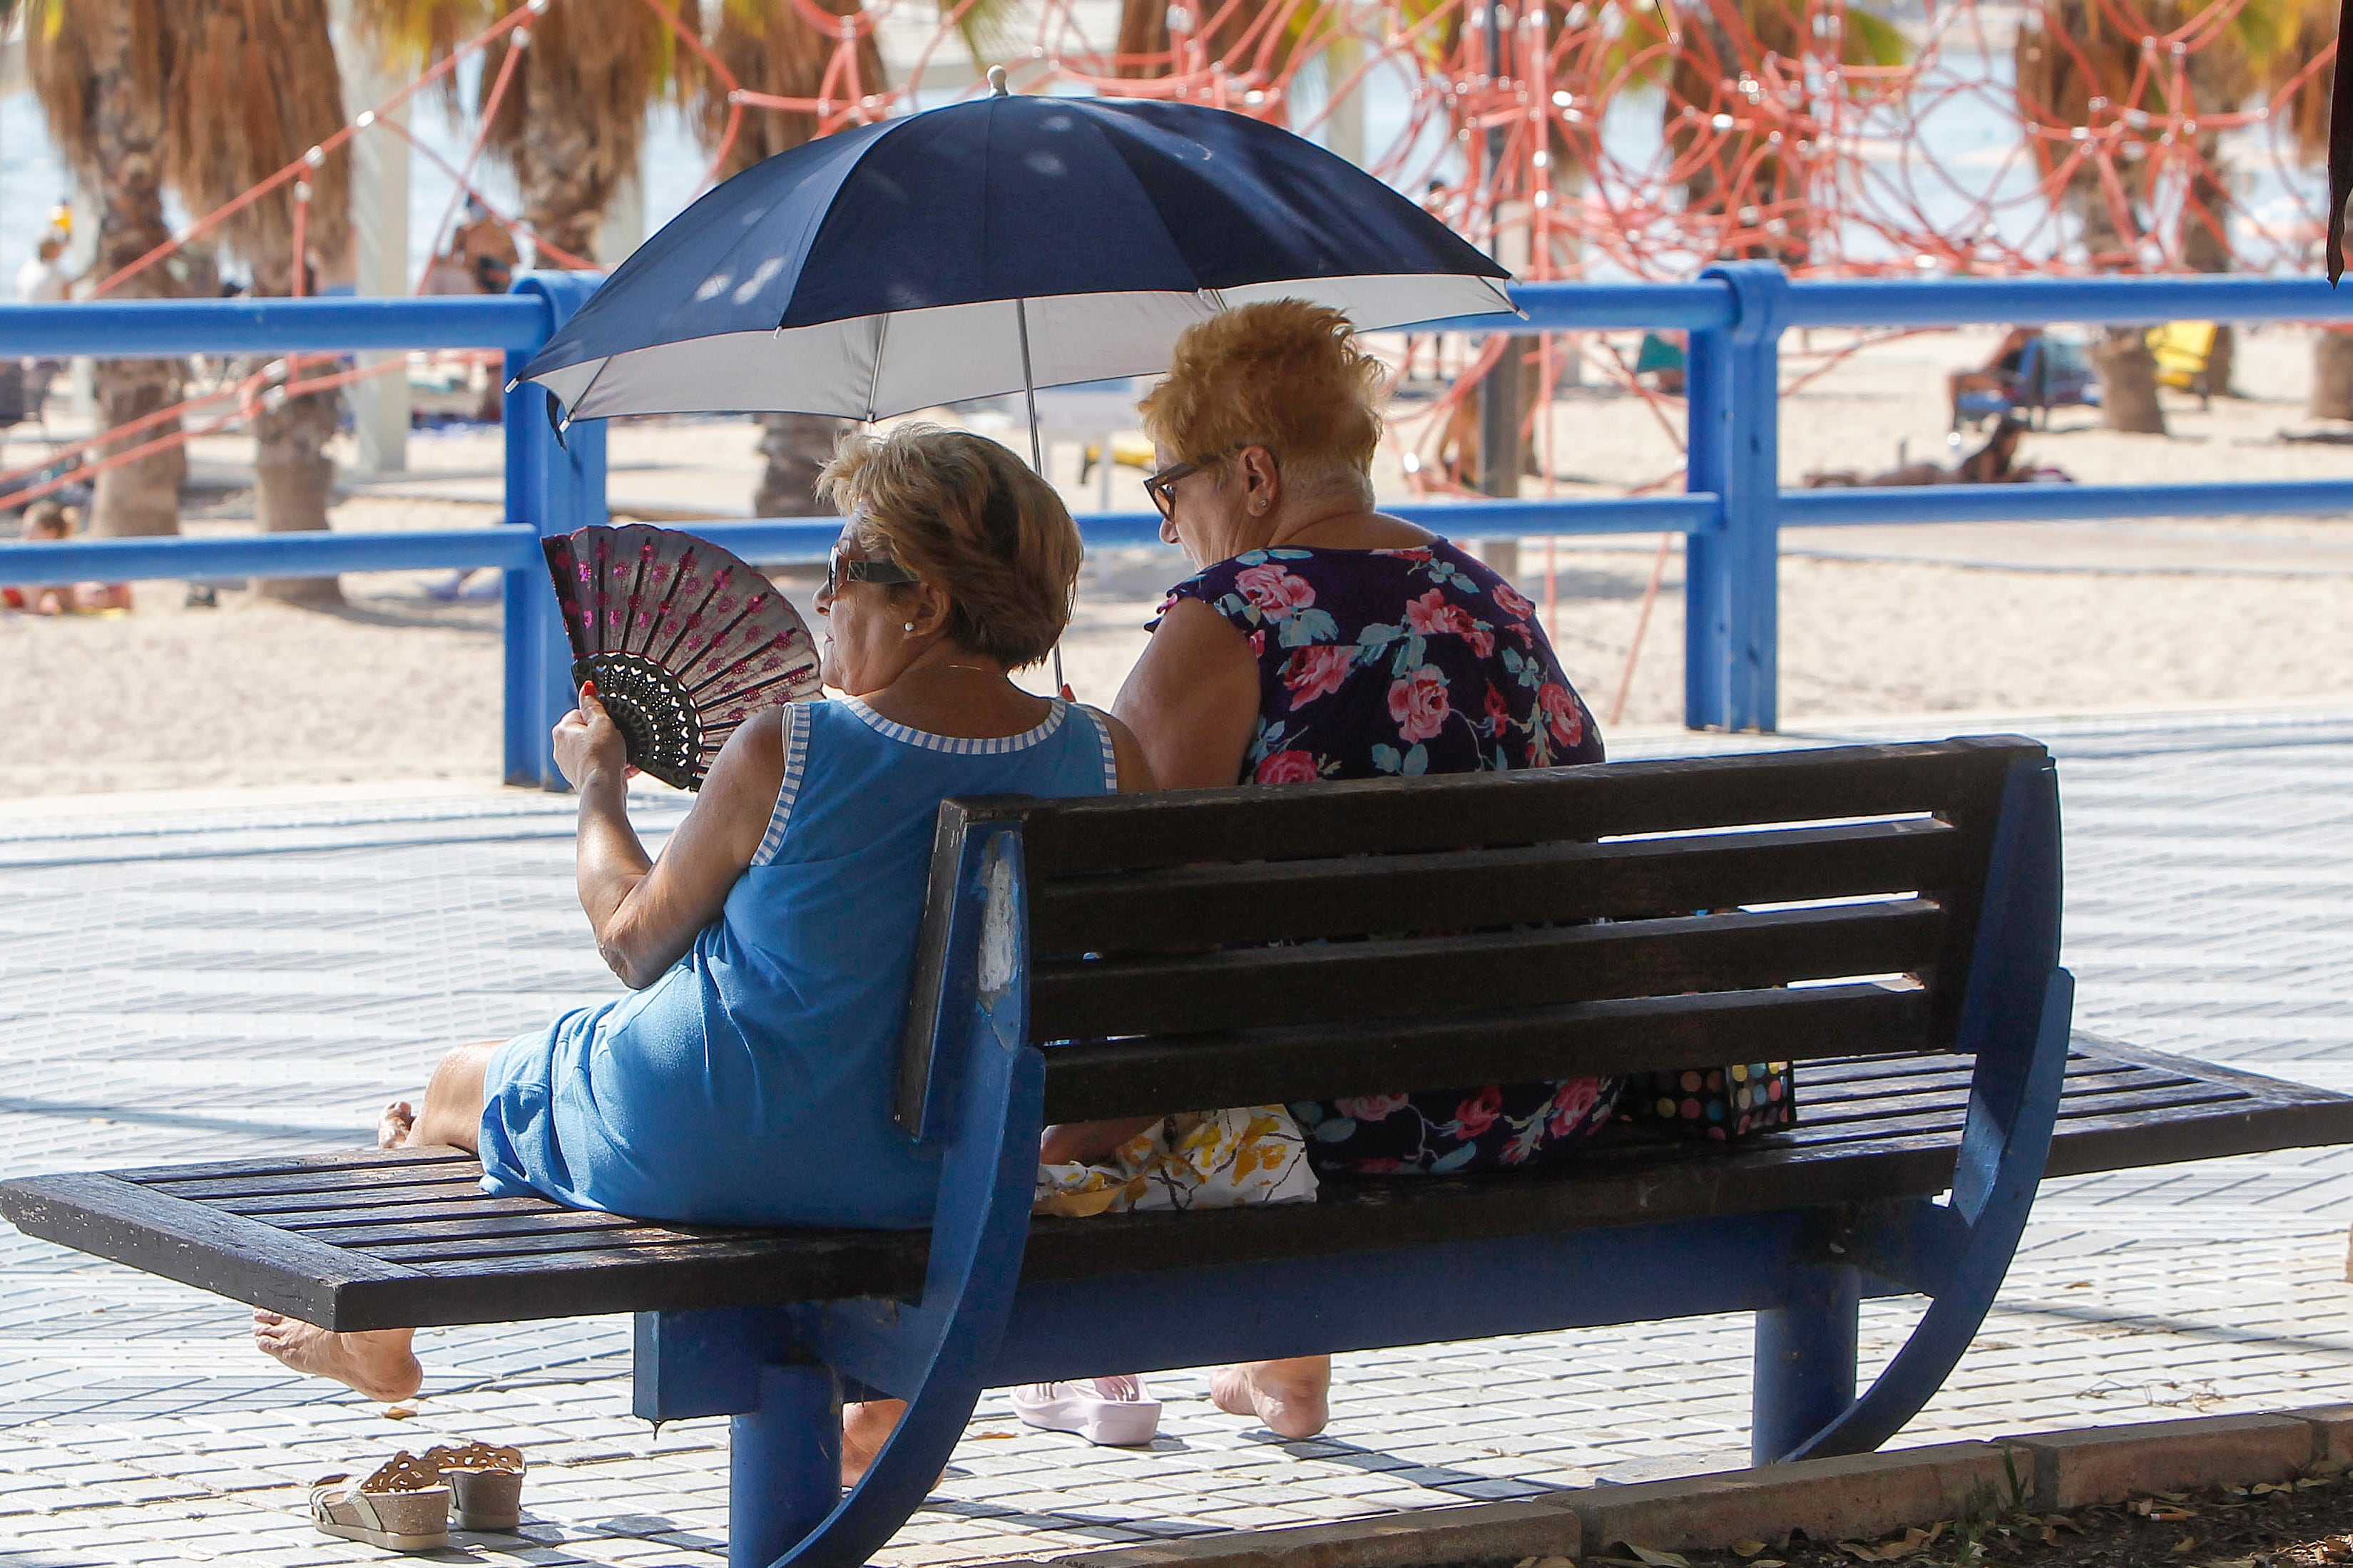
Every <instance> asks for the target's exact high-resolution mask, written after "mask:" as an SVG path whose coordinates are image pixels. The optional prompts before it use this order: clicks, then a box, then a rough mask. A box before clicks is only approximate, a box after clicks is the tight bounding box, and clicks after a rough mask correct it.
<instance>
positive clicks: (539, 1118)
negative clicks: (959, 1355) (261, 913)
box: [481, 699, 1119, 1228]
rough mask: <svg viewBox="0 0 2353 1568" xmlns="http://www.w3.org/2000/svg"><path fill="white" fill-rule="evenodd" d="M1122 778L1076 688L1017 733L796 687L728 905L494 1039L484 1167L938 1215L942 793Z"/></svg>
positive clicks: (638, 1202)
mask: <svg viewBox="0 0 2353 1568" xmlns="http://www.w3.org/2000/svg"><path fill="white" fill-rule="evenodd" d="M1118 787H1119V771H1118V766H1117V764H1116V763H1114V762H1113V756H1112V743H1111V731H1110V729H1109V727H1108V726H1107V725H1106V724H1105V722H1104V721H1103V718H1102V716H1101V715H1099V714H1097V713H1095V712H1093V711H1092V710H1088V709H1084V708H1081V707H1078V706H1077V705H1075V704H1073V703H1068V702H1061V701H1057V702H1055V703H1054V704H1053V706H1052V708H1051V710H1050V712H1049V713H1048V714H1047V716H1046V718H1045V719H1043V720H1042V721H1039V724H1038V726H1037V727H1036V728H1035V729H1032V730H1029V731H1025V732H1024V733H1022V734H1018V735H1008V736H1005V737H1002V738H998V739H993V740H966V739H960V738H955V737H950V736H944V735H934V734H929V733H927V732H925V731H920V730H913V729H909V728H908V727H907V726H905V725H903V724H897V723H893V722H892V721H890V720H887V719H885V718H883V717H882V716H881V714H879V713H877V712H875V711H874V710H872V709H871V708H869V707H868V706H867V705H866V704H865V703H863V702H860V701H858V700H855V699H851V700H847V701H840V702H807V703H797V704H795V705H793V706H792V707H791V708H790V709H789V710H787V721H786V739H785V776H784V783H783V785H782V787H780V788H779V789H778V790H777V792H776V811H775V814H774V816H772V817H771V819H770V821H769V825H768V830H767V834H766V836H765V838H763V839H762V841H761V844H760V847H759V851H758V853H757V854H756V855H755V856H754V858H753V860H752V864H751V866H750V867H749V868H747V869H746V870H745V871H744V874H743V876H742V877H741V878H739V879H737V880H736V883H735V886H734V888H733V889H732V890H731V891H730V892H729V893H728V895H727V902H726V906H725V908H724V910H723V912H722V913H721V915H720V917H719V919H717V920H715V921H712V923H711V924H710V925H708V926H706V927H704V928H703V929H702V931H701V932H700V933H699V934H698V935H697V936H696V937H695V939H694V945H693V947H692V948H691V949H690V950H689V951H688V952H687V954H686V956H685V957H683V958H681V959H680V960H679V961H678V963H675V964H674V965H672V966H671V967H670V969H669V970H668V971H667V972H666V973H663V974H662V975H661V976H660V978H659V979H657V980H656V981H655V982H654V983H653V984H651V985H649V986H647V987H646V988H645V989H644V990H642V991H637V992H633V993H631V994H628V995H627V996H624V997H620V998H617V999H616V1000H613V1001H607V1002H602V1003H598V1004H597V1005H595V1006H591V1007H581V1008H576V1009H575V1010H574V1011H572V1012H569V1013H566V1014H565V1015H564V1016H562V1017H561V1018H558V1019H557V1020H556V1021H555V1022H554V1024H552V1025H550V1026H548V1027H546V1028H543V1029H537V1030H534V1031H533V1032H531V1033H530V1034H525V1035H518V1036H516V1037H514V1038H513V1039H512V1040H509V1041H507V1042H506V1043H505V1044H504V1045H502V1046H501V1047H499V1049H498V1051H497V1052H496V1053H495V1054H494V1055H493V1056H492V1058H491V1066H490V1069H489V1073H488V1077H487V1080H486V1081H485V1083H484V1085H483V1097H482V1098H483V1102H482V1125H481V1140H482V1141H481V1158H482V1187H483V1189H484V1190H485V1191H487V1192H490V1193H492V1194H498V1195H501V1196H511V1195H517V1194H524V1193H538V1194H543V1195H544V1196H547V1197H550V1198H553V1199H554V1200H555V1201H556V1202H558V1203H563V1204H568V1205H572V1206H573V1207H575V1208H586V1209H604V1210H607V1211H609V1212H611V1213H614V1214H622V1215H631V1216H633V1217H636V1218H640V1219H658V1220H673V1221H702V1222H706V1223H714V1224H718V1223H731V1224H740V1225H809V1226H883V1227H896V1228H906V1227H912V1226H924V1225H929V1224H930V1223H931V1222H932V1209H933V1200H934V1196H935V1195H936V1192H937V1188H938V1185H939V1157H938V1152H937V1151H936V1149H934V1148H928V1147H924V1146H921V1145H918V1144H917V1143H915V1142H914V1141H913V1140H912V1139H910V1138H909V1137H907V1135H906V1134H905V1133H903V1132H902V1131H900V1130H899V1127H898V1125H897V1124H896V1123H895V1122H894V1121H892V1116H891V1105H892V1087H893V1078H894V1075H895V1073H896V1071H897V1067H898V1047H899V1034H900V1030H901V1028H902V1026H903V1024H904V1022H905V1019H906V1012H907V999H908V991H909V988H910V986H911V985H912V984H913V970H914V956H915V936H916V930H917V927H918V926H919V925H920V924H921V923H922V921H923V900H924V893H925V889H926V886H927V884H928V881H929V876H930V868H931V857H932V829H933V824H934V820H935V819H936V818H937V816H938V813H939V805H940V802H941V801H943V800H945V799H947V798H948V797H950V796H952V795H1040V796H1070V795H1108V794H1112V793H1113V792H1115V791H1116V790H1117V789H1118Z"/></svg>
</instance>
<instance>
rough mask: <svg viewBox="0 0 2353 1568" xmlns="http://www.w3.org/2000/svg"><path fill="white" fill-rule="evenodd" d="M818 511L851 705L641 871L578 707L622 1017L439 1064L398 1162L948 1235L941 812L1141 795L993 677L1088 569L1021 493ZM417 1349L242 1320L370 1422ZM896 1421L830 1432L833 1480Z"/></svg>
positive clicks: (642, 860) (688, 1205)
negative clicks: (936, 1129)
mask: <svg viewBox="0 0 2353 1568" xmlns="http://www.w3.org/2000/svg"><path fill="white" fill-rule="evenodd" d="M824 485H825V488H826V491H827V494H828V498H829V499H831V500H836V501H838V502H839V503H840V506H841V510H843V512H844V513H846V514H847V515H848V518H849V521H847V522H846V523H845V524H844V526H843V529H842V533H841V539H840V542H839V544H838V545H837V546H836V547H835V552H834V557H833V563H832V570H831V572H830V574H828V580H827V583H826V585H825V587H824V589H823V590H822V591H821V592H820V593H819V594H818V599H817V610H818V616H819V617H820V618H821V620H822V622H823V626H824V633H823V657H824V674H825V680H826V683H827V684H828V686H831V687H834V688H836V689H839V691H840V692H841V693H842V695H843V700H840V701H833V702H826V701H817V702H798V703H794V704H791V705H790V706H788V707H786V708H780V709H774V710H770V711H768V712H766V713H765V714H762V715H760V716H758V717H756V718H754V719H752V720H750V721H747V722H745V723H744V726H743V727H742V728H741V729H739V730H738V731H736V732H735V733H734V735H733V736H732V737H731V738H730V739H729V741H728V742H727V745H726V748H725V750H724V751H723V752H721V753H720V756H719V758H718V760H717V761H716V762H715V763H712V769H711V773H710V775H709V776H708V778H707V779H706V780H705V781H704V784H703V787H702V791H701V793H700V794H698V795H696V796H695V799H694V806H693V809H692V810H691V811H690V812H689V813H688V814H687V816H686V819H685V821H684V822H682V823H681V825H680V826H679V828H678V830H677V832H676V833H675V834H673V835H672V836H671V837H670V842H669V844H668V845H667V846H666V847H664V849H663V851H662V854H661V856H660V858H659V859H655V858H651V857H649V856H648V855H647V854H646V852H645V849H644V848H643V847H642V846H641V845H640V844H639V843H638V837H637V834H636V832H635V830H634V829H633V828H632V827H631V826H630V825H629V820H628V808H627V796H628V784H627V779H628V772H629V770H628V765H627V753H626V748H625V746H624V744H623V742H622V737H621V732H620V731H619V729H618V728H617V726H616V725H615V723H614V722H613V721H612V719H611V718H610V717H609V716H608V715H607V712H606V710H605V709H604V707H603V705H602V704H601V703H599V702H598V701H597V700H596V693H595V691H594V690H593V689H584V690H583V691H582V693H581V699H580V706H579V708H578V709H577V710H575V711H574V712H572V713H569V714H566V715H565V718H564V721H563V722H561V723H560V724H558V725H557V726H556V727H555V741H554V744H555V758H556V762H557V763H558V765H559V766H561V767H562V768H563V770H564V774H565V777H566V778H567V779H570V780H571V781H572V782H573V784H575V787H577V789H578V790H579V792H580V833H579V851H578V858H579V893H580V902H581V907H582V908H583V909H584V910H586V913H587V916H588V921H589V924H590V926H591V928H592V929H593V930H594V931H595V934H596V948H597V952H598V953H599V954H600V955H601V956H603V958H604V959H605V961H606V963H607V964H609V965H610V966H611V968H612V969H613V971H614V973H616V974H617V975H619V976H620V978H621V980H622V981H623V983H624V984H627V985H628V986H629V987H630V994H628V995H627V996H624V997H621V998H618V999H616V1000H611V1001H606V1002H601V1003H598V1004H596V1005H592V1006H587V1007H582V1008H577V1009H575V1010H574V1011H572V1012H569V1013H566V1014H565V1015H564V1016H562V1017H561V1018H558V1019H557V1020H555V1021H554V1023H553V1024H551V1025H549V1026H545V1027H543V1028H539V1029H534V1030H532V1031H530V1032H529V1033H526V1034H522V1035H518V1036H516V1037H513V1038H512V1039H510V1040H507V1041H505V1042H503V1043H498V1042H492V1043H489V1044H483V1045H472V1046H463V1047H459V1048H458V1049H456V1050H454V1051H452V1052H450V1053H449V1054H448V1056H446V1057H445V1058H442V1061H441V1064H440V1065H439V1066H438V1068H435V1070H434V1073H433V1078H432V1081H431V1083H430V1084H429V1085H428V1087H427V1089H426V1091H425V1100H424V1105H423V1107H422V1108H421V1109H412V1107H411V1106H410V1105H409V1103H408V1102H407V1101H405V1100H402V1101H396V1102H394V1103H393V1104H391V1105H389V1106H387V1107H386V1108H385V1112H384V1117H383V1121H382V1123H381V1125H380V1126H379V1129H378V1142H380V1143H381V1144H382V1145H383V1146H385V1147H386V1148H404V1147H417V1146H420V1145H427V1144H452V1145H455V1146H456V1147H458V1148H461V1149H467V1150H471V1151H475V1152H479V1153H480V1157H481V1162H482V1185H483V1188H484V1189H485V1190H486V1191H488V1192H490V1193H491V1194H493V1195H498V1196H517V1195H523V1194H540V1195H542V1196H544V1197H548V1198H552V1199H554V1201H556V1202H558V1203H561V1204H565V1205H570V1206H572V1207H575V1208H582V1209H597V1210H603V1211H606V1212H608V1213H613V1214H621V1215H630V1216H632V1217H634V1218H639V1219H648V1220H659V1221H669V1222H676V1223H696V1222H703V1223H712V1224H729V1225H807V1226H872V1227H882V1228H909V1227H915V1226H927V1225H929V1224H930V1223H931V1220H932V1215H933V1209H934V1202H935V1199H936V1196H937V1187H938V1184H939V1174H940V1166H939V1150H938V1147H937V1145H936V1144H933V1145H928V1146H927V1145H920V1144H918V1143H916V1142H914V1141H913V1139H911V1138H909V1137H908V1136H907V1135H906V1134H905V1133H904V1132H902V1131H900V1129H899V1127H898V1126H897V1124H896V1123H895V1122H894V1121H892V1107H891V1098H892V1084H893V1081H894V1079H895V1075H896V1070H897V1064H898V1042H899V1035H900V1031H901V1028H902V1023H903V1020H904V1018H905V1016H906V1010H907V1005H908V994H909V991H910V988H911V986H912V984H913V970H914V959H915V938H916V932H917V928H918V927H919V926H920V925H921V923H922V921H923V903H924V899H925V896H926V891H927V889H928V887H929V884H930V872H931V855H932V834H933V825H934V821H935V819H936V818H937V816H938V815H939V805H940V802H942V801H943V800H945V799H947V798H948V797H950V796H952V795H1037V796H1044V797H1059V796H1072V795H1109V794H1112V793H1113V792H1114V791H1123V790H1125V791H1133V790H1140V789H1146V788H1149V787H1150V785H1151V778H1150V774H1149V773H1148V771H1147V770H1146V768H1145V763H1144V754H1143V752H1142V751H1141V750H1140V749H1139V748H1138V747H1137V745H1136V744H1135V741H1134V736H1132V735H1130V734H1129V733H1128V731H1127V729H1126V727H1125V726H1124V725H1123V724H1122V723H1120V722H1119V721H1117V720H1115V719H1112V718H1110V717H1108V716H1107V715H1104V714H1102V713H1099V712H1096V711H1094V710H1092V709H1088V708H1082V707H1081V706H1079V705H1078V704H1076V703H1073V702H1069V701H1065V700H1060V699H1048V698H1042V697H1033V696H1031V695H1030V694H1029V693H1028V692H1026V691H1023V690H1022V689H1019V688H1018V687H1017V686H1015V685H1014V684H1013V682H1012V680H1011V679H1009V678H1008V672H1009V671H1011V670H1014V669H1018V668H1023V667H1025V666H1028V665H1031V664H1035V663H1036V662H1038V660H1039V659H1041V658H1044V657H1045V656H1046V655H1047V653H1048V652H1049V651H1050V650H1051V649H1052V647H1053V646H1054V644H1055V642H1056V640H1057V639H1058V638H1059V637H1060V636H1061V633H1062V628H1063V627H1064V626H1066V625H1067V624H1068V623H1069V620H1070V615H1071V595H1072V593H1073V590H1074V588H1075V586H1076V584H1077V581H1078V572H1079V561H1080V554H1081V549H1080V543H1079V531H1078V526H1077V524H1075V523H1073V522H1072V521H1071V515H1070V513H1069V512H1068V511H1067V510H1064V509H1063V507H1062V503H1061V501H1060V499H1058V498H1057V497H1056V496H1055V494H1054V492H1053V490H1052V489H1050V488H1049V487H1048V486H1047V485H1046V483H1045V481H1044V480H1042V479H1039V478H1038V477H1037V476H1036V475H1035V474H1033V473H1031V472H1030V471H1029V467H1028V466H1027V465H1026V464H1024V463H1023V462H1022V461H1021V460H1020V459H1019V458H1017V457H1015V456H1014V455H1013V453H1012V452H1010V451H1009V450H1008V449H1007V448H1005V447H1001V446H998V445H997V443H995V442H993V441H989V440H987V439H985V438H984V437H978V436H975V435H972V434H970V433H969V432H966V431H960V430H945V429H942V428H940V427H938V426H928V425H904V426H899V427H898V428H897V429H895V430H893V431H892V432H891V433H890V434H889V435H888V436H884V437H875V436H866V435H859V436H852V437H849V438H848V439H847V440H846V441H844V443H843V444H842V446H841V447H840V448H839V452H838V454H837V455H836V457H835V458H834V460H833V461H832V463H831V464H829V465H828V467H827V469H826V472H825V476H824ZM411 1336H412V1331H409V1330H406V1329H396V1330H385V1331H375V1332H365V1333H342V1334H338V1333H330V1332H328V1331H324V1330H322V1329H318V1328H315V1327H312V1326H311V1325H310V1324H307V1323H301V1322H297V1321H294V1320H292V1319H290V1318H286V1317H282V1316H280V1314H278V1313H275V1312H268V1311H261V1312H257V1313H255V1314H254V1337H255V1339H256V1341H257V1342H259V1345H260V1347H261V1349H263V1350H264V1351H267V1352H269V1354H271V1355H273V1356H275V1357H277V1358H278V1359H279V1360H280V1361H282V1362H284V1363H286V1364H287V1365H289V1366H291V1367H295V1368H297V1369H298V1370H301V1371H303V1372H310V1373H320V1374H322V1375H324V1376H327V1377H332V1378H335V1379H337V1380H338V1381H340V1382H343V1383H345V1384H350V1385H351V1386H352V1387H353V1388H355V1389H358V1390H359V1391H360V1392H361V1393H363V1394H367V1395H369V1396H370V1397H371V1398H375V1399H384V1400H392V1399H402V1398H406V1397H407V1396H408V1395H409V1394H414V1393H415V1392H416V1391H417V1387H418V1384H419V1383H420V1380H421V1378H422V1375H423V1374H422V1373H421V1372H420V1370H419V1368H418V1366H417V1360H416V1357H415V1356H414V1354H413V1353H412V1352H411V1348H410V1340H411ZM901 1410H902V1406H900V1405H897V1404H896V1403H895V1402H891V1401H876V1402H874V1403H872V1404H871V1405H857V1406H852V1407H851V1408H850V1409H849V1411H848V1412H846V1413H845V1416H844V1422H843V1428H844V1430H843V1468H844V1476H845V1479H855V1477H856V1476H857V1475H859V1474H860V1473H862V1472H863V1470H864V1468H865V1466H866V1465H867V1464H868V1463H869V1462H871V1458H872V1456H873V1455H874V1453H876V1452H877V1451H879V1449H880V1447H881V1443H882V1441H883V1439H884V1438H885V1437H887V1436H888V1435H889V1433H890V1430H891V1428H892V1426H893V1425H894V1424H895V1423H896V1422H897V1420H898V1418H899V1415H900V1413H901Z"/></svg>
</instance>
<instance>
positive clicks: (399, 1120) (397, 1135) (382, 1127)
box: [375, 1100, 417, 1149]
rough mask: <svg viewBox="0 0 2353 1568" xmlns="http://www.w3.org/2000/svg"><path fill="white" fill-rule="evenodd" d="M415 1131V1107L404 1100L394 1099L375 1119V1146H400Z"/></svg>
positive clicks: (388, 1147)
mask: <svg viewBox="0 0 2353 1568" xmlns="http://www.w3.org/2000/svg"><path fill="white" fill-rule="evenodd" d="M414 1131H417V1111H416V1109H415V1108H414V1107H413V1106H411V1105H410V1104H409V1103H408V1101H406V1100H394V1101H393V1102H392V1103H391V1104H390V1105H387V1106H385V1108H384V1114H383V1115H381V1116H379V1117H377V1118H376V1119H375V1146H376V1147H377V1148H379V1149H398V1148H401V1147H403V1146H404V1145H406V1143H407V1142H408V1135H409V1134H410V1133H411V1132H414Z"/></svg>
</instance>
